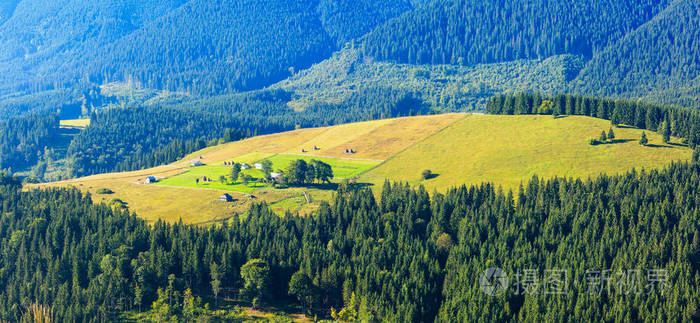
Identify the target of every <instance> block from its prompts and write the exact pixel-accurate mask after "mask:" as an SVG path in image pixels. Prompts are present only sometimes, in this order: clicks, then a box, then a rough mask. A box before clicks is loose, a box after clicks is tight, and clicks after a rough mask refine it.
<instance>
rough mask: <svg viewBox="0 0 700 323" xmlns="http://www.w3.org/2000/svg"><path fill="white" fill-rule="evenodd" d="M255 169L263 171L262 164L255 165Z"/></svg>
mask: <svg viewBox="0 0 700 323" xmlns="http://www.w3.org/2000/svg"><path fill="white" fill-rule="evenodd" d="M255 169H263V166H262V163H255Z"/></svg>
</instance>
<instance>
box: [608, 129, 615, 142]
mask: <svg viewBox="0 0 700 323" xmlns="http://www.w3.org/2000/svg"><path fill="white" fill-rule="evenodd" d="M608 139H609V140H614V139H615V132H613V128H612V127H610V130H608Z"/></svg>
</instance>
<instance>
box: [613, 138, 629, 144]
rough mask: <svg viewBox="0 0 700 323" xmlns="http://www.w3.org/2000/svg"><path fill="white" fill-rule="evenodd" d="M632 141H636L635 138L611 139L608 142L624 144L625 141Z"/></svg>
mask: <svg viewBox="0 0 700 323" xmlns="http://www.w3.org/2000/svg"><path fill="white" fill-rule="evenodd" d="M630 141H635V140H634V139H613V140H610V141H609V142H608V143H609V144H623V143H626V142H630Z"/></svg>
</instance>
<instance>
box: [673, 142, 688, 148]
mask: <svg viewBox="0 0 700 323" xmlns="http://www.w3.org/2000/svg"><path fill="white" fill-rule="evenodd" d="M668 144H669V145H671V146H676V147H688V145H686V144H681V143H677V142H669V143H668Z"/></svg>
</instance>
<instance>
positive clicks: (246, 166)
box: [241, 163, 250, 169]
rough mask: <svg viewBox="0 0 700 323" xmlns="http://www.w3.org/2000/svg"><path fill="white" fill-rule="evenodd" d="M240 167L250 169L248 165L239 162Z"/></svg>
mask: <svg viewBox="0 0 700 323" xmlns="http://www.w3.org/2000/svg"><path fill="white" fill-rule="evenodd" d="M241 169H250V165H248V164H246V163H243V164H241Z"/></svg>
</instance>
